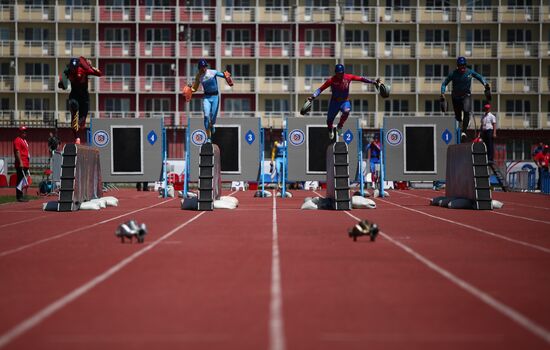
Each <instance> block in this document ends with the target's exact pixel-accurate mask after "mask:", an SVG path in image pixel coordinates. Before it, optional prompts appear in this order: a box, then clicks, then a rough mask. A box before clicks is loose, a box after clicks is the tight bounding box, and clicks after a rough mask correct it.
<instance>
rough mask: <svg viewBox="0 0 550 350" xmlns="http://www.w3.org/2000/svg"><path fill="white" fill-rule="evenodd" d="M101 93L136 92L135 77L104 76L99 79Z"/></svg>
mask: <svg viewBox="0 0 550 350" xmlns="http://www.w3.org/2000/svg"><path fill="white" fill-rule="evenodd" d="M98 91H99V92H135V91H136V79H135V77H126V76H103V77H100V78H99V90H98Z"/></svg>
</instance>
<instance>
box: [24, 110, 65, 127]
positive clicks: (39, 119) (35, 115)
mask: <svg viewBox="0 0 550 350" xmlns="http://www.w3.org/2000/svg"><path fill="white" fill-rule="evenodd" d="M18 114H19V115H18V118H17V119H18V120H19V122H21V121H25V122H24V124H25V125H26V126H46V125H47V126H53V123H54V120H55V114H56V112H55V111H30V110H23V111H19V112H18ZM69 120H70V119H69Z"/></svg>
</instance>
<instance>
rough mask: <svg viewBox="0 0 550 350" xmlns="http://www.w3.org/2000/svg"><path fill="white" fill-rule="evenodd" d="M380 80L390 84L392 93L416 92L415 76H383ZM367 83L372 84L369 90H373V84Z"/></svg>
mask: <svg viewBox="0 0 550 350" xmlns="http://www.w3.org/2000/svg"><path fill="white" fill-rule="evenodd" d="M382 81H384V83H387V84H389V85H391V93H392V94H410V93H413V94H414V93H416V77H385V78H382ZM369 85H370V86H372V90H371V91H374V86H373V85H372V84H369Z"/></svg>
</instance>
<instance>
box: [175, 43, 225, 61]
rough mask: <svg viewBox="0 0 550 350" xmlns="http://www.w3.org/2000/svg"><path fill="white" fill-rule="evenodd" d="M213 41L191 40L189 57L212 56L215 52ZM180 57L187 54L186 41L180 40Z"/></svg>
mask: <svg viewBox="0 0 550 350" xmlns="http://www.w3.org/2000/svg"><path fill="white" fill-rule="evenodd" d="M215 45H216V44H215V43H214V42H191V55H190V56H191V57H195V58H202V57H204V58H209V57H214V56H215V54H216V47H215ZM179 52H180V57H186V56H187V43H186V42H180V51H179Z"/></svg>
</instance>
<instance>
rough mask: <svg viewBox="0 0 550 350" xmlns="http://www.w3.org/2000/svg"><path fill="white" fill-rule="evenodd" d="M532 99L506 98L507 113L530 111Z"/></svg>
mask: <svg viewBox="0 0 550 350" xmlns="http://www.w3.org/2000/svg"><path fill="white" fill-rule="evenodd" d="M530 112H531V101H529V100H506V114H507V115H510V114H514V113H516V114H517V113H530Z"/></svg>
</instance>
